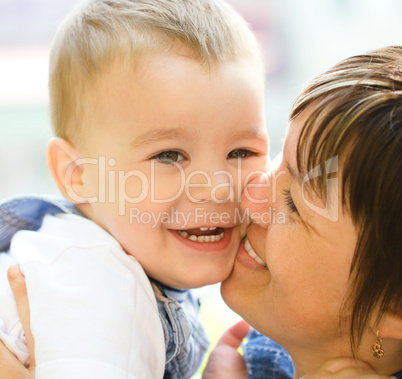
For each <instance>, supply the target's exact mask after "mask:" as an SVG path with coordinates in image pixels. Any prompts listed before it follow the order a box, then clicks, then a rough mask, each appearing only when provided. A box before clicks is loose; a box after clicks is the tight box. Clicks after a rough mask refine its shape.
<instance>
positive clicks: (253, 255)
mask: <svg viewBox="0 0 402 379" xmlns="http://www.w3.org/2000/svg"><path fill="white" fill-rule="evenodd" d="M244 248H245V249H246V251H247V254H248V255H249V256H250V257H251V258H253V259H254V260H255V261H256V262H257V263H258V264H259V265H260V266H262V267H267V264H266V263H265V262H264V261H263V260H262V259H261V258H260V257H259V256H258V255H257V253H256V252H255V251H254V249H253V247H252V246H251V244H250V241H249V240H248V238H247V236H246V237H245V238H244Z"/></svg>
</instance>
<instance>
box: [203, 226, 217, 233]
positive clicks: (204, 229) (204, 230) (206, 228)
mask: <svg viewBox="0 0 402 379" xmlns="http://www.w3.org/2000/svg"><path fill="white" fill-rule="evenodd" d="M215 229H216V226H214V227H212V228H208V227H204V228H200V230H201V231H203V232H206V231H207V230H215Z"/></svg>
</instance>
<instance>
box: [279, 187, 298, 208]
mask: <svg viewBox="0 0 402 379" xmlns="http://www.w3.org/2000/svg"><path fill="white" fill-rule="evenodd" d="M282 194H283V196H284V198H285V204H286V206H287V208H288V209H289V212H290V213H299V211H298V210H297V208H296V205H295V203H294V202H293V199H292V194H291V193H290V189H288V188H285V189H284V190H283V191H282Z"/></svg>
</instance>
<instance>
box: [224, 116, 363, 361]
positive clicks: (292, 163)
mask: <svg viewBox="0 0 402 379" xmlns="http://www.w3.org/2000/svg"><path fill="white" fill-rule="evenodd" d="M305 113H306V112H305ZM302 116H303V115H302ZM303 121H304V117H298V119H296V120H294V121H293V122H292V123H291V125H290V127H289V130H288V133H287V137H286V140H285V145H284V151H283V159H282V161H281V162H280V165H279V167H277V168H276V170H275V171H272V172H271V173H270V174H269V176H267V177H266V178H263V177H261V178H258V179H257V180H255V181H254V182H253V183H252V184H253V185H252V186H250V188H249V189H248V191H246V192H245V194H244V196H243V202H242V206H243V208H244V210H245V212H246V214H248V215H250V216H251V218H252V219H253V222H252V223H251V225H250V226H249V228H248V230H247V239H248V242H247V239H246V241H245V242H244V243H242V244H241V246H240V249H239V253H238V256H237V259H236V262H235V266H234V269H233V271H232V273H231V275H230V276H229V278H228V279H227V280H225V281H224V282H223V284H222V289H221V291H222V296H223V298H224V300H225V301H226V302H227V304H228V305H229V306H230V307H231V308H232V309H233V310H234V311H236V312H237V313H239V314H240V315H241V316H242V317H244V319H245V320H246V321H248V322H249V323H250V324H251V325H252V326H253V327H255V328H256V329H257V330H259V331H260V332H261V333H263V334H266V335H267V336H269V337H270V338H272V339H273V340H275V341H276V342H278V343H279V344H281V345H282V346H283V347H285V348H286V349H287V350H288V351H289V352H290V354H292V356H293V353H295V354H296V353H297V350H300V351H309V352H311V354H313V355H315V356H320V355H321V356H322V357H326V356H328V355H329V356H334V355H343V354H347V352H348V351H349V352H350V344H349V333H348V331H349V329H348V327H349V320H350V318H349V315H350V312H349V311H348V310H347V309H346V308H345V309H343V308H342V305H343V301H344V300H345V295H346V294H347V289H348V279H349V271H350V266H351V262H352V258H353V253H354V249H355V246H356V240H357V237H356V231H355V227H354V225H353V223H352V220H351V218H350V216H349V215H348V214H347V213H345V212H344V211H343V210H342V205H341V202H340V197H339V196H338V192H340V191H338V189H339V188H338V184H339V183H338V180H337V179H336V178H337V177H339V178H340V173H339V172H333V173H332V174H331V175H330V178H332V179H331V181H329V182H328V185H329V193H328V195H327V201H323V200H322V199H320V197H319V196H317V195H314V194H313V192H311V191H310V192H306V191H308V183H305V184H304V185H302V183H301V181H300V179H302V178H301V177H300V174H299V172H298V171H297V164H296V145H297V141H298V135H299V131H300V127H301V125H302V123H303ZM341 158H342V157H339V159H340V161H341ZM332 171H334V170H332ZM316 174H317V172H316ZM339 181H340V179H339ZM260 184H264V186H262V185H260ZM267 184H269V187H268V185H267ZM267 199H268V201H267ZM264 201H265V202H264ZM338 203H339V210H338V211H337V204H338ZM326 205H327V207H326ZM317 207H320V208H317ZM325 207H326V209H324V208H325ZM250 245H251V250H250ZM252 256H254V257H255V256H257V259H253V257H252ZM257 261H259V262H260V263H263V264H264V265H266V267H263V266H262V265H261V264H259V263H258V262H257ZM341 308H342V313H341ZM342 332H343V333H342ZM345 341H346V342H345ZM306 349H307V350H306ZM348 349H349V350H348Z"/></svg>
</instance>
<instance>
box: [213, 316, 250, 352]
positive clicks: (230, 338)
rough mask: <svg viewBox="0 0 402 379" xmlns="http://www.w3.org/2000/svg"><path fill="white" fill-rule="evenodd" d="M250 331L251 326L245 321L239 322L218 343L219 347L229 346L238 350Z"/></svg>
mask: <svg viewBox="0 0 402 379" xmlns="http://www.w3.org/2000/svg"><path fill="white" fill-rule="evenodd" d="M249 331H250V325H249V324H247V322H245V321H244V320H241V321H239V322H238V323H236V324H234V325H233V326H232V327H230V328H229V329H228V330H227V331H226V332H225V333H223V335H222V337H221V338H220V340H219V341H218V343H217V346H220V345H228V346H231V347H234V348H238V347H239V346H240V344H241V343H242V341H243V339H244V338H245V337H246V336H247V334H248V333H249Z"/></svg>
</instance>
